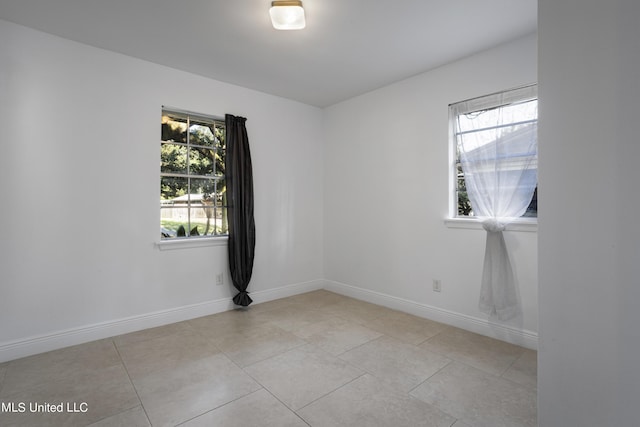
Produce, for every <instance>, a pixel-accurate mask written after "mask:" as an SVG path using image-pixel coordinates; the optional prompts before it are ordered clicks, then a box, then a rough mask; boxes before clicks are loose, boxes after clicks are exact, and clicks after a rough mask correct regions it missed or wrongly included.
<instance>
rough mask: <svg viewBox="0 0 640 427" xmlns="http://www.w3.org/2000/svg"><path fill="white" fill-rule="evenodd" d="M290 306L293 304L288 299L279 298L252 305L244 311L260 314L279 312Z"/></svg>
mask: <svg viewBox="0 0 640 427" xmlns="http://www.w3.org/2000/svg"><path fill="white" fill-rule="evenodd" d="M291 304H293V302H292V301H290V300H289V299H288V298H281V299H275V300H272V301H266V302H261V303H259V304H256V303H253V304H251V305H250V306H249V307H247V308H246V309H244V310H246V311H249V312H252V313H261V312H263V311H271V310H279V309H281V308H283V307H286V306H288V305H291Z"/></svg>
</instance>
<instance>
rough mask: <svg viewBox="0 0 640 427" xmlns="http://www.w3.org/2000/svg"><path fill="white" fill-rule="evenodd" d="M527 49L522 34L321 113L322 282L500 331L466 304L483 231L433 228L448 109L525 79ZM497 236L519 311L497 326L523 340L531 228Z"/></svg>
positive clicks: (532, 269)
mask: <svg viewBox="0 0 640 427" xmlns="http://www.w3.org/2000/svg"><path fill="white" fill-rule="evenodd" d="M536 48H537V40H536V36H535V35H531V36H529V37H526V38H523V39H520V40H517V41H515V42H512V43H509V44H506V45H502V46H499V47H497V48H495V49H492V50H489V51H485V52H481V53H478V54H477V55H474V56H472V57H469V58H466V59H463V60H461V61H458V62H455V63H452V64H449V65H446V66H443V67H441V68H438V69H435V70H432V71H430V72H427V73H424V74H421V75H418V76H415V77H413V78H410V79H407V80H404V81H401V82H398V83H396V84H393V85H390V86H388V87H385V88H382V89H379V90H376V91H373V92H370V93H368V94H365V95H362V96H360V97H357V98H354V99H351V100H348V101H345V102H343V103H340V104H337V105H335V106H332V107H329V108H327V109H326V110H325V128H326V136H325V138H326V152H325V184H324V187H325V201H324V209H325V234H324V235H325V278H326V279H327V280H328V281H329V282H330V283H333V284H334V288H335V289H336V290H340V289H342V290H346V289H351V290H352V291H353V292H356V293H357V292H360V295H361V296H362V295H367V294H368V295H370V296H371V299H375V298H376V297H374V296H373V295H375V294H376V293H380V294H383V295H382V298H383V299H385V298H386V299H387V300H388V301H391V300H395V301H400V300H401V301H403V302H401V303H400V305H402V304H404V305H405V307H409V306H410V305H411V304H412V303H417V304H418V307H415V306H416V304H413V306H414V308H416V311H417V312H422V313H425V314H426V315H434V316H436V317H438V318H440V319H443V320H447V321H453V322H454V323H455V322H458V324H459V325H460V326H466V327H470V328H472V327H473V325H475V326H478V327H479V329H478V331H479V332H483V333H489V334H492V332H493V334H495V335H500V333H501V332H500V328H498V329H496V330H494V331H490V330H488V329H487V328H486V327H482V323H483V322H484V324H485V326H486V325H487V320H491V321H493V320H494V319H487V316H486V315H483V314H482V313H480V312H479V310H478V308H477V306H478V296H479V290H480V277H481V272H482V263H483V258H484V245H485V235H486V233H485V232H484V231H483V230H481V229H477V230H469V229H452V228H448V227H447V226H445V224H444V219H445V218H446V217H447V215H448V206H449V193H448V188H449V186H448V185H449V184H448V182H449V181H448V180H449V139H448V131H449V129H448V104H450V103H453V102H456V101H461V100H464V99H468V98H472V97H476V96H481V95H486V94H490V93H493V92H496V91H500V90H504V89H510V88H513V87H517V86H521V85H524V84H528V83H534V82H536V81H537V75H536V71H537V52H536ZM505 238H506V240H507V245H508V246H509V248H510V249H511V251H512V252H511V255H512V262H513V265H514V269H515V271H516V274H517V277H518V285H519V289H520V295H521V301H522V307H523V317H522V318H521V319H518V320H516V321H513V322H511V323H509V324H508V326H509V327H512V328H513V329H514V330H516V331H526V333H527V334H529V335H533V336H534V340H535V334H536V332H537V329H538V327H537V323H538V317H537V311H538V306H537V298H538V296H537V282H538V279H537V233H535V232H515V231H512V232H506V233H505ZM434 278H435V279H440V280H441V281H442V292H441V293H434V292H433V291H432V279H434ZM345 285H346V286H345ZM354 288H355V290H354ZM362 291H364V292H362ZM387 297H390V298H387ZM399 299H400V300H399ZM407 304H408V305H407ZM420 305H421V306H420ZM502 331H504V330H502ZM502 338H505V339H510V338H509V337H502ZM524 344H528V345H531V342H529V343H524Z"/></svg>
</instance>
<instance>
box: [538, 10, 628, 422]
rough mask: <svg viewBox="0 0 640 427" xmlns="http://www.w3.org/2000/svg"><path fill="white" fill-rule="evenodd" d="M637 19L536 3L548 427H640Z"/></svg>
mask: <svg viewBox="0 0 640 427" xmlns="http://www.w3.org/2000/svg"><path fill="white" fill-rule="evenodd" d="M639 17H640V3H638V2H637V0H615V1H611V2H599V1H595V0H589V1H584V0H567V1H563V2H556V1H554V0H540V4H539V34H540V42H539V55H540V59H539V61H540V62H539V64H540V66H539V82H540V87H539V89H540V134H539V141H540V187H539V188H540V216H539V239H540V240H539V253H540V257H539V271H540V351H539V354H538V359H539V364H538V372H539V374H538V390H539V399H538V405H539V416H538V421H539V425H540V426H542V427H547V426H549V427H555V426H565V427H574V426H575V427H600V426H637V425H639V423H640V421H639V420H640V407H639V406H638V402H640V368H639V367H638V361H639V360H640V327H639V325H640V309H639V306H638V304H639V303H640V231H639V228H638V226H637V222H638V218H637V215H638V212H640V199H639V198H638V186H639V185H640V178H639V176H638V173H637V169H638V168H637V162H638V160H639V159H640V140H639V138H638V119H639V118H640V117H639V114H638V111H639V108H638V107H639V102H640V101H639V100H640V83H639V82H640V48H639V47H638V46H639V44H638V41H639V40H640V27H639V26H638V19H639Z"/></svg>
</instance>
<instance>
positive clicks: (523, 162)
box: [449, 85, 538, 218]
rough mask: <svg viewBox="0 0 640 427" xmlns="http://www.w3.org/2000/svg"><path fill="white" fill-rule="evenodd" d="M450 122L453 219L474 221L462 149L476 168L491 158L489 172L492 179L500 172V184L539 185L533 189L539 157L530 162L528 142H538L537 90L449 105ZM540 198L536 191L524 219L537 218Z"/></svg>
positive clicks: (517, 91) (531, 89)
mask: <svg viewBox="0 0 640 427" xmlns="http://www.w3.org/2000/svg"><path fill="white" fill-rule="evenodd" d="M449 117H450V121H451V135H452V138H451V139H452V152H454V153H455V162H454V164H453V177H454V179H453V197H452V200H453V202H452V213H453V215H452V216H454V217H462V218H464V217H473V216H474V212H473V208H472V206H471V201H470V200H469V193H468V192H467V182H466V181H465V174H464V171H463V168H462V161H461V149H462V147H463V144H464V147H465V149H466V152H465V154H466V156H467V158H468V159H472V161H474V162H476V163H479V162H482V161H486V160H487V159H489V160H490V161H491V164H490V165H487V167H489V168H491V169H492V170H491V173H493V174H494V175H495V172H496V170H498V171H499V173H500V175H495V176H497V178H495V179H498V180H502V181H500V182H499V183H498V184H497V185H503V186H504V185H511V186H517V185H521V184H522V181H523V180H526V179H533V180H535V181H533V183H534V185H535V183H536V182H537V154H535V156H534V157H533V161H532V160H531V152H530V149H531V148H530V147H531V143H530V142H531V138H537V123H538V99H537V86H536V85H532V86H526V87H523V88H518V89H513V90H509V91H505V92H501V93H497V94H492V95H487V96H483V97H480V98H475V99H471V100H468V101H462V102H459V103H456V104H451V105H450V106H449ZM534 145H535V144H534ZM453 150H455V151H453ZM522 171H525V172H526V173H522ZM494 175H492V176H494ZM512 177H513V179H511V178H512ZM506 183H509V184H506ZM530 188H531V187H530ZM537 193H538V190H537V186H536V188H535V190H534V191H533V197H532V198H531V201H530V203H529V206H528V207H527V209H526V211H525V212H524V214H523V215H522V217H533V218H535V217H537V212H538V194H537ZM529 194H530V193H529ZM527 201H528V200H527ZM524 206H526V204H525V205H523V207H524Z"/></svg>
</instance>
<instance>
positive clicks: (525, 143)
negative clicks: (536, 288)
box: [451, 86, 538, 320]
mask: <svg viewBox="0 0 640 427" xmlns="http://www.w3.org/2000/svg"><path fill="white" fill-rule="evenodd" d="M536 91H537V88H536V87H535V86H528V87H525V88H520V89H516V90H512V91H508V92H504V93H500V94H495V95H490V96H486V97H482V98H477V99H474V100H470V101H465V102H461V103H458V104H454V105H452V106H451V109H452V117H453V118H454V122H455V123H454V125H455V128H454V132H455V135H456V140H457V144H458V151H459V156H460V162H461V166H462V170H463V172H464V178H465V184H466V187H467V193H468V196H469V200H470V202H471V207H472V209H473V214H474V216H476V217H478V218H479V219H480V220H481V221H482V225H483V227H484V229H485V230H486V231H487V243H486V249H485V258H484V269H483V273H482V284H481V289H480V303H479V306H480V309H481V310H482V311H483V312H485V313H487V314H490V315H496V316H497V317H498V318H499V319H500V320H508V319H510V318H512V317H514V316H515V315H517V314H518V313H519V311H520V307H519V302H518V296H517V291H516V287H515V278H514V275H513V269H512V267H511V263H510V260H509V254H508V252H507V246H506V244H505V240H504V236H503V234H502V231H503V230H504V228H505V226H506V225H507V224H508V223H509V222H511V221H513V220H514V219H515V218H519V217H521V216H522V215H523V214H524V213H525V212H526V210H527V207H528V206H529V204H530V203H531V199H532V197H533V193H534V191H535V189H536V185H537V180H538V176H537V175H538V174H537V170H538V168H537V159H538V155H537V151H538V150H537V127H538V125H537V116H538V114H537V108H538V107H537V93H536Z"/></svg>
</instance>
